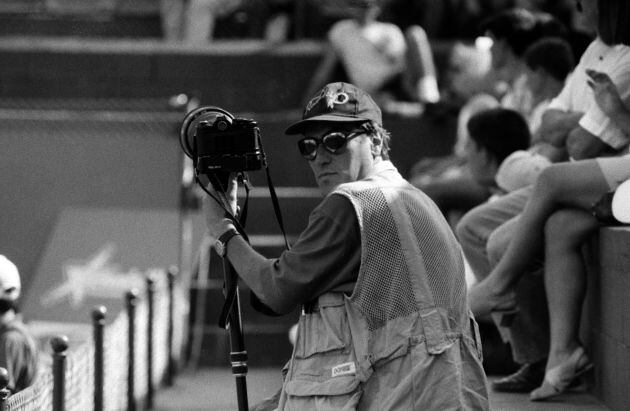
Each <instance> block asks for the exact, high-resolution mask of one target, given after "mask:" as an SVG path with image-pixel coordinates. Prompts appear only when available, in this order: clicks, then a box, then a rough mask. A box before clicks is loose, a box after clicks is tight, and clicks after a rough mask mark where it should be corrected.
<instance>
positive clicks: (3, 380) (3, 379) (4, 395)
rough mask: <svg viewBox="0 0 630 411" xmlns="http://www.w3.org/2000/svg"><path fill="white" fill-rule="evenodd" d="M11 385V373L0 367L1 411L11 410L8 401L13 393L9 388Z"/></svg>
mask: <svg viewBox="0 0 630 411" xmlns="http://www.w3.org/2000/svg"><path fill="white" fill-rule="evenodd" d="M7 385H9V372H8V371H7V369H6V368H3V367H0V411H7V410H8V409H9V407H8V404H7V400H8V399H9V395H11V391H9V389H8V388H7Z"/></svg>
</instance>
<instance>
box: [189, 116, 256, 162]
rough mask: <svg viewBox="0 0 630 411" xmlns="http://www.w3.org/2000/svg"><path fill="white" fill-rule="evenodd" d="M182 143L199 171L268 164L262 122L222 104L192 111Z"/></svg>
mask: <svg viewBox="0 0 630 411" xmlns="http://www.w3.org/2000/svg"><path fill="white" fill-rule="evenodd" d="M180 143H181V145H182V148H183V150H184V152H185V153H186V155H187V156H188V157H190V158H191V159H192V160H193V164H194V166H195V169H196V171H197V173H199V174H216V173H219V174H224V173H230V172H242V171H252V170H260V169H261V168H263V167H265V166H266V158H265V154H264V152H263V149H262V145H261V140H260V128H259V127H258V124H257V123H256V122H255V121H254V120H250V119H244V118H235V117H234V116H233V115H232V114H230V113H229V112H228V111H226V110H223V109H221V108H219V107H201V108H198V109H196V110H193V111H191V112H190V113H188V114H187V115H186V117H185V119H184V121H183V123H182V128H181V131H180Z"/></svg>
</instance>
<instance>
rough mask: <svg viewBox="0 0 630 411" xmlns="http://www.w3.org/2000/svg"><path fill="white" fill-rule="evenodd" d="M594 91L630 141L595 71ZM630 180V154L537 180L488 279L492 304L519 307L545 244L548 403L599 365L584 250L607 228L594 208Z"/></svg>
mask: <svg viewBox="0 0 630 411" xmlns="http://www.w3.org/2000/svg"><path fill="white" fill-rule="evenodd" d="M589 85H590V87H591V88H592V89H593V90H594V95H595V101H596V103H597V104H598V106H599V107H600V108H601V110H602V111H603V112H604V113H606V114H607V115H608V116H609V118H611V119H612V120H613V121H615V122H616V123H617V124H618V126H619V127H620V128H621V129H622V130H623V131H624V132H625V133H627V134H628V135H630V110H628V109H627V108H626V107H625V106H624V104H623V102H622V100H621V98H620V96H619V93H618V92H617V90H616V88H615V86H614V84H613V82H612V80H611V79H610V77H609V76H608V75H606V74H604V73H600V72H596V71H589ZM628 179H630V153H628V154H626V155H624V156H618V157H602V158H598V159H595V160H582V161H575V162H568V163H561V164H556V165H553V166H551V167H549V168H547V169H545V170H544V171H543V172H542V173H541V174H540V176H539V177H538V179H537V181H536V185H535V187H534V192H533V194H532V196H531V198H530V200H529V202H528V203H527V206H526V207H525V209H524V211H523V213H522V214H521V215H520V219H519V221H518V223H516V228H515V231H514V233H515V234H514V236H513V237H512V240H511V242H510V245H509V247H508V248H507V250H506V252H505V254H503V257H502V258H501V260H500V261H499V262H498V264H497V265H496V267H495V268H494V269H493V270H492V272H491V273H490V275H489V276H488V277H487V279H486V280H485V281H484V285H485V287H486V289H490V290H492V292H491V293H489V294H486V297H490V298H489V299H488V300H487V303H488V304H490V305H493V306H494V307H496V305H495V304H497V303H498V302H499V301H501V303H500V305H501V307H502V308H503V309H508V308H510V306H512V307H514V306H515V297H514V293H513V292H512V291H511V289H512V288H513V287H514V284H515V283H516V282H517V281H518V280H519V279H520V277H521V276H522V275H523V274H524V273H525V272H526V269H527V267H528V265H529V263H530V262H531V260H533V259H535V258H536V257H537V255H539V253H540V251H541V249H542V248H543V244H544V255H545V290H546V293H547V301H548V304H549V316H550V328H551V341H550V342H551V346H550V350H549V357H548V361H547V366H546V374H545V379H544V381H543V384H542V385H541V387H539V388H538V389H536V390H534V391H533V392H532V393H531V398H532V400H544V399H547V398H550V397H553V396H556V395H558V394H561V393H562V392H564V391H566V389H567V388H568V387H569V385H570V384H571V383H572V382H573V380H574V379H575V378H577V377H578V376H579V375H580V374H582V373H583V372H584V371H587V370H588V369H589V368H591V367H592V365H591V363H590V361H589V360H588V357H587V355H586V353H585V352H584V349H583V348H582V344H581V343H580V341H579V325H580V313H581V303H582V300H583V298H584V295H585V287H586V273H585V267H584V264H583V262H582V256H581V245H582V244H583V243H584V241H585V240H586V239H588V238H589V237H590V235H591V234H592V233H593V231H594V230H596V229H597V228H598V227H599V225H598V223H597V220H596V219H595V217H594V216H593V215H592V213H591V207H592V205H593V204H595V203H596V201H597V200H598V199H599V198H600V197H601V196H602V195H603V194H605V193H606V192H608V191H610V190H614V189H616V188H617V187H618V186H619V185H620V183H621V182H623V181H625V180H628Z"/></svg>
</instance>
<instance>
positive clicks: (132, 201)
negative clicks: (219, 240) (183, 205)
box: [0, 113, 181, 287]
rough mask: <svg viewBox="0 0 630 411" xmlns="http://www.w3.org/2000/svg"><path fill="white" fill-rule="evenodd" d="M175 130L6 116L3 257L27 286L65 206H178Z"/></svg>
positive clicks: (0, 220) (0, 175) (0, 203)
mask: <svg viewBox="0 0 630 411" xmlns="http://www.w3.org/2000/svg"><path fill="white" fill-rule="evenodd" d="M42 114H43V113H42ZM173 131H174V130H173V124H171V123H168V122H164V121H163V122H161V123H159V124H157V123H154V124H153V126H151V127H149V126H147V124H145V123H144V122H140V123H138V122H123V123H117V122H111V121H91V122H78V121H68V120H65V121H61V120H56V121H54V120H51V121H42V120H39V121H35V120H34V119H31V120H25V119H21V120H20V119H7V118H3V119H0V141H2V149H1V150H0V190H1V192H2V196H0V210H2V212H1V214H0V215H1V216H0V250H1V251H0V253H3V254H6V255H7V256H9V258H10V259H11V260H13V262H15V263H16V264H17V265H18V267H19V268H20V270H21V273H22V277H23V282H24V285H25V287H28V285H29V282H30V277H31V275H32V273H33V272H34V270H35V269H36V264H37V261H38V260H39V257H40V254H41V253H42V251H43V249H44V246H45V244H46V242H47V241H48V237H49V235H50V231H51V229H52V227H53V225H54V223H55V220H56V218H57V216H58V214H59V213H60V212H61V210H62V209H63V208H64V207H68V206H86V207H102V208H107V207H123V208H138V209H156V208H157V209H173V210H174V209H176V207H177V204H178V189H179V179H180V171H179V170H180V162H181V161H180V158H181V154H180V149H179V142H178V140H177V139H176V138H175V136H174V133H173ZM175 235H176V234H175Z"/></svg>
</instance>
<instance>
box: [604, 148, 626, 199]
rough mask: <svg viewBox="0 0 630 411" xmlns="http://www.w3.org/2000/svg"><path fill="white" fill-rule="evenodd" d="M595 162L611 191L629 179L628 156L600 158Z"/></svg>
mask: <svg viewBox="0 0 630 411" xmlns="http://www.w3.org/2000/svg"><path fill="white" fill-rule="evenodd" d="M596 160H597V164H598V165H599V168H600V169H601V170H602V174H604V178H605V179H606V182H607V183H608V187H609V188H610V190H611V191H612V190H615V189H616V188H617V187H619V185H620V184H621V183H623V182H624V181H626V180H628V179H630V154H626V155H624V156H621V157H600V158H597V159H596Z"/></svg>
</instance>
